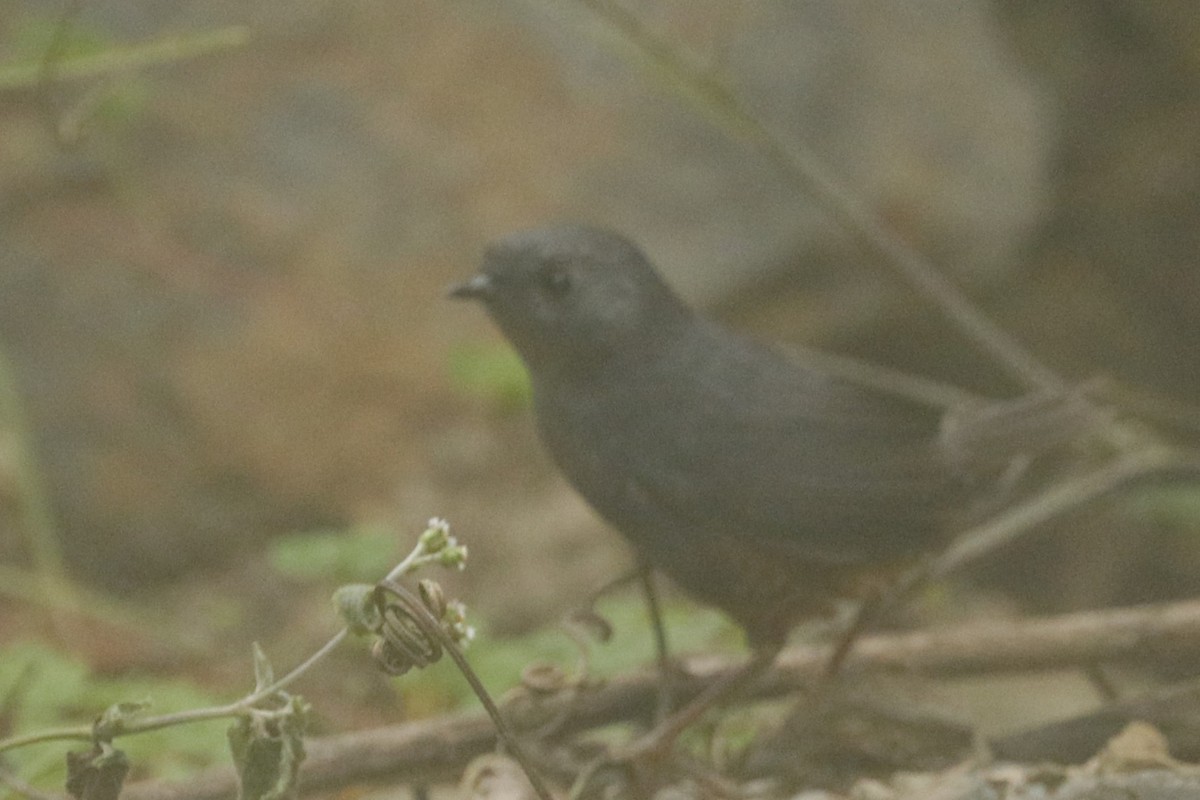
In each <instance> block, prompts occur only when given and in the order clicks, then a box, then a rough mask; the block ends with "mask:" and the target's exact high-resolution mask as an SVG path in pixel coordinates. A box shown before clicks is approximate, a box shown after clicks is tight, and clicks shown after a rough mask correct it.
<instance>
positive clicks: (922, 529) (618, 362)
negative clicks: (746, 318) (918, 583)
mask: <svg viewBox="0 0 1200 800" xmlns="http://www.w3.org/2000/svg"><path fill="white" fill-rule="evenodd" d="M451 294H452V296H454V297H461V298H472V299H476V300H479V301H480V302H482V303H483V305H484V307H485V308H486V309H487V311H488V314H489V315H490V316H491V318H492V319H493V320H494V321H495V322H496V324H497V325H498V326H499V327H500V329H501V331H502V332H503V333H504V335H505V336H506V337H507V338H508V340H509V341H510V342H511V343H512V345H513V346H514V347H515V348H516V350H517V352H518V353H519V354H520V356H521V358H522V359H523V360H524V362H525V364H526V366H527V367H528V369H529V374H530V376H531V379H532V383H533V398H534V410H535V413H536V417H537V424H538V428H539V430H540V433H541V436H542V438H543V440H544V442H545V444H546V446H547V447H548V448H549V450H550V453H551V454H552V456H553V458H554V460H555V461H556V462H557V464H558V466H559V467H560V468H561V469H562V471H563V473H564V474H565V475H566V477H567V479H568V480H569V481H570V482H571V483H572V484H573V485H574V487H575V488H576V489H577V490H578V491H579V492H580V494H582V495H583V496H584V498H585V499H586V500H587V501H588V502H589V503H590V504H591V505H592V506H593V507H594V508H595V509H596V510H597V511H598V512H599V513H600V514H601V516H603V517H604V518H605V519H606V520H608V522H610V523H611V524H612V525H613V527H615V528H616V529H617V530H618V531H620V532H621V533H622V534H624V536H625V537H626V538H627V539H628V540H629V542H630V543H631V544H632V545H633V547H634V548H635V549H636V550H637V551H638V553H639V554H641V556H642V557H643V558H644V559H645V560H646V561H648V562H649V563H650V564H651V565H653V566H654V567H657V568H658V569H660V570H662V571H663V572H665V573H666V574H667V575H669V576H670V577H671V578H673V579H674V580H675V581H676V582H677V583H678V584H679V585H680V586H682V587H683V588H684V589H685V590H687V591H688V592H690V593H691V594H692V595H694V596H695V597H697V598H698V599H700V600H702V601H704V602H706V603H710V604H712V605H714V606H716V607H718V608H721V609H723V610H724V611H725V612H726V613H728V614H729V615H730V616H731V617H732V618H733V619H734V620H735V621H736V622H738V623H739V624H740V625H741V626H742V627H743V628H744V629H745V631H746V634H747V637H748V641H749V644H750V645H751V647H753V648H755V649H756V650H764V651H767V652H772V653H773V652H774V651H775V650H776V649H778V647H779V646H780V645H781V644H782V642H783V640H784V638H785V636H786V635H787V633H788V632H789V631H790V630H791V629H792V627H794V625H795V624H796V623H797V622H799V621H800V620H802V619H804V618H805V617H808V616H812V615H815V614H821V613H824V612H826V611H828V609H829V605H830V602H831V601H832V600H835V599H837V598H846V597H854V596H858V595H860V594H861V593H862V592H863V590H864V589H866V588H867V587H868V586H869V585H870V584H871V583H872V582H873V581H876V580H877V579H878V577H879V575H880V571H884V572H887V571H892V570H894V569H895V568H896V567H897V565H901V564H905V563H907V562H910V561H911V560H912V559H914V558H915V557H917V556H919V555H921V554H923V553H926V552H929V551H930V550H932V549H934V548H936V547H938V546H939V545H941V544H942V543H943V542H944V541H945V532H946V530H947V525H946V523H947V521H948V517H949V516H950V515H951V514H952V513H953V512H954V511H955V509H957V508H960V507H961V506H962V505H963V503H964V499H963V498H964V495H965V493H966V492H967V489H968V486H967V481H965V480H964V476H962V475H961V474H960V470H959V469H958V467H957V466H956V465H955V464H954V463H952V462H953V461H954V459H952V458H951V457H950V456H949V455H948V454H947V453H946V451H945V448H944V447H943V446H942V444H941V443H940V441H939V426H940V423H941V418H942V412H941V411H940V410H939V409H937V408H932V407H930V406H928V405H925V404H922V403H919V402H916V401H915V400H912V399H909V398H901V397H898V396H896V395H894V394H889V393H886V392H884V391H882V390H879V389H872V388H868V387H866V386H862V385H857V384H855V383H853V382H850V381H848V380H845V379H842V378H838V377H834V376H833V375H831V374H829V373H828V372H826V371H824V370H821V369H818V368H810V367H806V366H804V365H803V364H801V363H797V362H796V361H794V360H792V359H789V358H786V357H784V356H783V355H781V354H779V353H777V352H775V351H774V350H772V349H770V348H769V347H766V346H764V345H761V344H759V343H757V342H755V341H752V340H750V339H748V338H745V337H743V336H740V335H738V334H736V333H734V332H732V331H730V330H727V329H726V328H724V327H722V326H720V325H718V324H716V323H714V322H711V321H709V320H707V319H705V318H703V317H701V316H699V315H698V314H696V313H694V312H693V311H692V310H691V309H690V308H688V307H687V306H686V305H684V304H683V303H682V302H681V301H680V300H679V298H678V297H676V295H675V294H674V293H673V292H672V291H671V290H670V289H669V288H668V287H667V285H666V284H665V283H664V282H663V281H662V279H661V278H660V277H659V275H658V274H657V273H656V272H655V270H654V269H653V267H652V266H651V265H650V263H649V262H648V261H647V259H646V257H645V256H644V255H643V254H642V252H641V251H640V250H639V249H638V248H637V247H636V246H634V245H633V244H632V243H631V242H629V241H628V240H626V239H625V238H623V237H621V236H619V235H617V234H615V233H611V232H608V231H604V230H598V229H594V228H587V227H580V226H559V227H549V228H542V229H538V230H531V231H524V232H520V233H516V234H513V235H511V236H508V237H507V238H504V239H502V240H500V241H498V242H496V243H494V244H493V245H492V246H490V247H489V248H488V249H487V252H486V255H485V257H484V262H483V267H482V270H481V271H480V273H479V274H478V275H476V276H475V277H474V278H472V279H471V280H469V281H467V282H466V283H463V284H462V285H460V286H457V287H455V288H454V289H453V290H452V291H451Z"/></svg>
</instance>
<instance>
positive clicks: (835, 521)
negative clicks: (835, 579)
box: [627, 345, 954, 563]
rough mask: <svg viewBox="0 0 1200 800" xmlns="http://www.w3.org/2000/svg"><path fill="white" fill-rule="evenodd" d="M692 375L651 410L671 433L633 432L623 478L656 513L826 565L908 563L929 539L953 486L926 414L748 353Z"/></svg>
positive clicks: (933, 416)
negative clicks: (767, 542)
mask: <svg viewBox="0 0 1200 800" xmlns="http://www.w3.org/2000/svg"><path fill="white" fill-rule="evenodd" d="M694 367H695V369H694V370H693V372H692V378H694V380H693V381H690V382H679V381H676V382H675V385H676V386H678V385H682V386H684V388H683V389H682V390H681V391H679V392H677V393H676V392H672V391H667V392H666V393H665V396H663V397H660V398H656V399H647V402H648V403H652V402H661V403H664V404H670V405H672V406H674V408H673V409H672V411H673V412H674V413H672V414H671V415H670V419H671V420H672V422H671V423H669V424H657V425H655V426H654V427H653V428H651V427H646V428H644V429H643V430H641V431H639V434H638V435H639V437H640V438H641V440H642V441H641V442H640V443H630V447H629V449H628V450H627V457H628V458H629V470H628V472H629V474H630V475H631V476H633V480H634V481H636V483H637V488H638V490H639V491H640V492H642V493H643V494H644V495H645V496H646V497H647V498H648V499H649V500H650V501H651V502H652V503H653V504H655V505H656V506H657V507H658V508H659V509H660V510H661V511H662V513H664V514H665V515H667V516H668V517H669V518H672V519H675V520H679V521H680V522H683V523H684V524H688V525H693V526H695V527H696V529H697V530H698V531H704V532H710V533H712V534H715V535H733V536H739V537H747V538H754V537H766V538H769V539H772V540H774V541H775V542H778V543H780V544H785V546H787V547H788V548H789V549H794V550H795V551H796V553H797V554H798V555H799V556H800V557H811V558H813V559H814V560H820V561H830V562H835V563H860V562H871V561H886V560H888V559H891V558H894V557H897V556H905V555H913V554H915V553H918V552H921V551H923V550H926V549H928V548H929V547H930V545H931V544H932V543H933V542H934V541H935V540H936V538H937V537H938V535H939V534H940V532H941V531H940V527H941V526H940V517H941V516H942V515H943V512H944V509H945V508H946V504H947V498H948V495H949V494H950V492H951V491H952V490H953V485H954V481H953V476H952V474H951V472H952V471H951V470H950V468H949V467H948V466H947V465H946V463H945V460H944V458H942V456H941V454H940V452H939V451H938V449H937V445H936V431H937V424H938V417H939V414H938V413H937V412H936V411H935V410H931V409H928V408H925V407H922V406H920V405H919V404H915V403H909V402H905V401H902V400H898V399H897V398H894V397H890V396H887V395H885V394H882V393H878V392H875V391H872V390H868V389H864V388H863V387H859V386H852V385H849V384H847V383H845V382H844V381H840V380H838V379H835V378H830V377H829V376H827V375H825V374H823V373H818V372H815V371H804V370H803V369H800V368H797V367H796V366H795V365H794V364H791V363H790V362H787V361H785V360H783V359H782V358H780V357H778V356H776V355H775V354H774V353H770V352H768V351H764V350H761V349H757V348H755V347H754V346H753V345H748V346H747V349H744V350H738V351H736V352H733V353H727V352H717V353H716V354H715V355H714V356H712V357H710V358H707V359H705V360H704V361H703V362H701V363H698V364H696V365H694ZM646 418H647V419H653V420H659V421H661V420H662V419H664V418H665V417H664V416H663V415H659V414H647V415H646ZM639 445H640V446H639Z"/></svg>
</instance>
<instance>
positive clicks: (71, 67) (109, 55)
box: [0, 25, 250, 91]
mask: <svg viewBox="0 0 1200 800" xmlns="http://www.w3.org/2000/svg"><path fill="white" fill-rule="evenodd" d="M248 41H250V29H249V28H247V27H245V26H242V25H234V26H230V27H227V28H218V29H217V30H213V31H202V32H200V33H193V34H187V35H180V36H164V37H163V38H161V39H156V40H154V41H150V42H144V43H141V44H133V45H122V46H119V47H113V48H112V49H109V50H105V51H104V52H102V53H96V54H93V55H86V56H70V57H66V58H62V59H61V60H59V61H57V62H56V63H55V64H54V66H53V71H52V73H51V75H52V79H53V80H54V81H79V80H84V79H88V78H98V77H103V76H105V75H113V74H116V73H121V72H129V71H133V70H139V69H146V68H148V67H154V66H160V65H163V64H173V63H175V62H177V61H184V60H186V59H191V58H197V57H199V56H203V55H208V54H209V53H214V52H219V51H221V50H228V49H231V48H235V47H241V46H243V45H245V44H246V43H247V42H248ZM45 74H46V73H45V66H44V65H43V64H41V63H34V62H30V63H24V62H22V63H18V64H4V65H0V91H4V90H6V89H8V90H11V89H21V88H27V87H31V86H36V85H38V83H39V81H41V80H42V79H43V76H44V75H45Z"/></svg>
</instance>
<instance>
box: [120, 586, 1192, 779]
mask: <svg viewBox="0 0 1200 800" xmlns="http://www.w3.org/2000/svg"><path fill="white" fill-rule="evenodd" d="M1197 655H1200V601H1191V602H1185V603H1175V604H1166V605H1159V606H1146V607H1139V608H1127V609H1118V610H1105V611H1089V612H1082V613H1076V614H1066V615H1061V616H1057V617H1050V618H1044V619H1033V620H989V621H986V622H979V623H973V624H969V625H961V626H954V627H946V628H942V629H937V630H929V631H918V632H915V633H906V634H889V635H878V636H871V637H867V638H864V639H863V640H861V641H860V642H859V643H858V646H857V647H856V648H855V649H854V651H853V652H851V653H850V655H849V657H848V658H847V660H846V666H845V669H844V672H845V674H847V675H850V674H852V673H853V672H855V671H867V670H884V669H902V670H906V671H914V672H920V673H923V674H926V675H931V676H940V675H964V674H978V673H991V672H1000V671H1027V670H1037V669H1055V668H1064V667H1075V666H1078V665H1080V664H1091V663H1096V662H1102V661H1136V660H1152V659H1154V658H1156V657H1167V656H1172V657H1195V656H1197ZM828 657H829V651H828V648H827V647H814V646H797V647H792V648H789V649H787V650H785V651H784V652H783V653H782V654H781V655H780V657H779V659H778V660H777V662H776V664H775V665H774V667H773V668H772V669H771V670H770V671H769V672H768V673H767V674H765V675H764V676H763V678H762V679H761V680H759V681H758V682H757V683H756V684H755V685H754V686H753V687H752V689H751V690H750V693H751V694H752V695H753V696H754V697H770V696H777V695H780V694H783V693H786V692H789V691H795V690H798V689H803V688H805V687H807V686H810V685H811V684H812V682H813V681H814V680H816V679H817V678H818V676H819V675H820V673H821V670H822V669H823V668H824V665H825V662H826V660H827V659H828ZM738 665H739V664H738V663H736V662H734V661H733V660H732V659H729V658H720V657H715V656H709V657H703V658H694V659H690V660H689V661H688V662H687V663H686V664H685V667H686V672H687V676H686V677H683V678H681V679H680V680H679V681H678V682H677V684H676V687H675V688H676V690H677V691H678V692H679V694H680V696H681V698H682V699H684V700H686V698H687V697H689V696H694V695H695V694H697V693H699V692H701V691H703V690H704V688H705V687H706V686H709V685H711V684H712V683H713V682H714V681H717V680H720V678H721V677H722V676H723V675H725V674H726V673H728V672H729V671H730V670H732V669H736V668H737V667H738ZM658 679H659V676H658V672H657V670H654V669H646V670H643V671H640V672H637V673H634V674H630V675H625V676H621V677H619V678H616V679H614V680H612V681H610V682H608V683H606V684H604V685H602V686H598V687H594V688H591V689H583V690H579V689H572V690H571V691H569V692H564V693H563V694H561V695H553V696H550V697H546V698H541V699H539V700H538V701H537V702H536V703H535V702H533V701H531V700H528V699H527V700H526V702H523V703H520V702H515V701H514V702H510V703H509V704H508V705H507V706H506V708H505V713H506V715H507V716H508V717H509V718H510V719H511V720H512V722H513V725H514V727H520V721H521V719H522V717H525V716H526V715H528V716H531V717H536V718H537V719H546V718H548V717H551V716H553V715H555V714H560V713H561V714H562V715H563V718H564V719H565V720H566V722H565V723H564V725H563V726H562V727H561V728H560V729H559V732H558V734H556V735H565V734H568V733H571V732H575V731H580V730H586V729H590V728H595V727H599V726H603V725H608V724H612V723H615V722H620V721H625V720H633V719H645V718H646V717H647V716H648V715H649V713H650V710H651V709H653V707H654V699H655V693H656V692H657V688H658ZM495 741H496V731H495V728H494V727H493V726H492V724H491V721H490V720H489V719H488V717H487V716H486V715H485V714H482V713H472V714H462V715H458V716H451V717H442V718H438V719H433V720H426V721H422V722H415V723H408V724H405V725H396V726H390V727H386V728H377V729H374V730H367V731H359V732H355V733H350V734H343V735H340V736H328V737H324V738H314V739H311V740H309V742H308V743H307V749H308V753H309V757H308V760H307V761H306V762H305V764H304V766H303V767H302V769H301V785H302V786H303V787H304V789H305V790H306V791H316V790H323V789H330V788H334V787H339V786H345V785H347V784H350V783H354V782H363V781H384V780H387V781H396V780H412V781H416V780H428V779H435V778H447V777H451V776H455V775H457V774H458V773H459V772H461V770H462V768H463V766H464V765H465V764H466V763H467V762H468V761H469V760H470V759H472V758H474V757H475V756H477V755H480V754H481V753H485V752H487V751H488V750H490V749H491V748H492V747H493V746H494V744H495ZM235 791H236V780H235V778H234V776H233V772H232V770H230V769H228V768H220V769H213V770H210V771H207V772H205V773H202V774H200V775H197V776H196V777H195V778H194V779H192V780H190V781H188V782H187V783H186V784H167V783H161V782H146V783H141V784H135V785H132V786H129V787H127V788H126V790H125V792H124V793H123V795H122V797H123V798H124V800H219V799H222V798H226V797H229V796H231V794H232V793H234V792H235Z"/></svg>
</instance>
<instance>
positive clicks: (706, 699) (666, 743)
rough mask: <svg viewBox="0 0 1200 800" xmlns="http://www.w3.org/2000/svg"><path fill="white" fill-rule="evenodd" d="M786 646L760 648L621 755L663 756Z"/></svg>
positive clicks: (759, 672)
mask: <svg viewBox="0 0 1200 800" xmlns="http://www.w3.org/2000/svg"><path fill="white" fill-rule="evenodd" d="M781 649H783V645H782V643H780V644H772V645H769V646H767V647H760V648H758V649H756V650H755V651H754V652H753V653H752V654H751V656H750V659H749V660H748V661H747V662H746V663H745V664H742V665H741V666H740V667H738V668H737V669H735V670H733V671H731V672H729V673H727V674H725V675H723V676H722V677H721V678H719V679H718V680H717V681H715V682H714V683H713V684H712V685H710V686H709V687H708V688H706V689H705V690H704V691H703V692H701V693H700V694H698V695H697V696H696V697H695V698H693V699H692V700H691V701H689V702H688V703H687V705H685V706H683V707H682V708H680V709H679V710H678V711H676V712H675V713H674V714H672V715H670V716H669V717H667V718H666V719H665V720H663V721H662V722H660V723H659V724H658V725H656V726H655V727H654V730H652V731H650V733H648V734H646V735H645V736H643V737H642V738H640V739H638V740H637V741H635V742H634V743H633V744H632V745H631V746H629V747H628V748H625V749H624V750H623V752H621V753H620V754H619V756H620V757H621V758H623V759H626V760H636V759H638V758H641V757H645V756H650V757H655V756H661V755H663V754H665V753H666V751H667V750H668V749H669V748H670V747H671V745H673V744H674V743H675V740H676V739H678V738H679V735H680V734H681V733H683V732H684V731H685V730H687V729H688V728H689V727H691V726H692V725H693V724H694V723H695V722H696V721H697V720H698V719H700V717H702V716H703V715H704V714H705V712H707V711H708V710H709V709H711V708H713V707H714V706H717V705H720V704H721V703H723V702H724V701H726V700H728V699H730V698H731V697H732V696H734V695H735V694H737V693H738V692H739V691H741V690H742V689H744V688H745V687H746V686H747V685H748V684H749V683H751V682H752V681H753V680H754V679H755V678H757V677H758V676H759V675H761V674H762V673H763V672H765V671H766V669H767V668H768V667H770V666H771V664H772V663H774V661H775V656H777V655H778V654H779V651H780V650H781Z"/></svg>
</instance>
